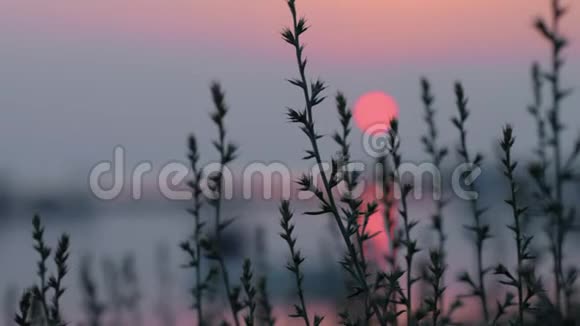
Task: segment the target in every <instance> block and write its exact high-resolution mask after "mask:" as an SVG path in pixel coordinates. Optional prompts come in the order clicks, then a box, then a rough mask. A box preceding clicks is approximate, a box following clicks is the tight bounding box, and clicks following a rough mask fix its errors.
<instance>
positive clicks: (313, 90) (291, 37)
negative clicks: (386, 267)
mask: <svg viewBox="0 0 580 326" xmlns="http://www.w3.org/2000/svg"><path fill="white" fill-rule="evenodd" d="M287 4H288V7H289V9H290V12H291V14H292V22H293V24H292V28H291V29H288V28H287V29H284V31H283V32H282V36H283V39H284V40H285V41H286V42H287V43H289V44H290V45H292V46H293V47H294V49H295V53H296V60H297V63H298V70H299V74H300V77H299V78H298V79H292V80H290V83H292V84H293V85H295V86H297V87H299V88H300V89H301V90H302V92H303V95H304V101H305V110H304V111H300V112H298V111H296V110H293V109H289V113H288V116H289V118H290V121H292V122H294V123H300V124H301V125H302V127H301V129H302V131H303V132H304V133H305V134H306V136H307V137H308V139H309V141H310V144H311V150H309V151H307V154H308V156H307V157H305V159H314V160H315V161H316V164H317V166H318V168H319V171H320V177H321V179H322V183H323V189H324V192H322V191H320V190H319V189H309V190H310V191H313V192H314V193H315V195H316V196H317V197H318V199H319V200H320V201H321V203H322V208H323V209H322V211H320V212H315V214H326V213H330V214H332V216H333V217H334V219H335V221H336V223H337V225H338V228H339V230H340V233H341V235H342V238H343V240H344V241H345V244H346V247H347V251H348V255H347V257H346V258H345V262H344V263H343V266H344V267H345V268H347V271H349V273H351V274H352V276H353V278H354V279H355V281H356V282H357V283H358V287H359V288H360V289H358V290H356V291H358V292H360V293H362V294H363V295H364V296H365V299H364V300H365V301H366V302H370V304H371V306H372V310H373V313H374V314H375V316H376V317H377V319H378V320H379V322H380V324H381V325H386V322H385V320H384V319H383V316H382V315H381V311H380V309H379V308H378V305H377V304H376V302H374V300H373V299H372V293H371V289H370V287H369V285H368V283H367V280H366V279H367V274H366V273H365V271H364V270H363V267H362V266H361V264H362V263H361V261H360V259H359V254H358V253H357V250H356V247H355V245H354V244H353V242H352V241H351V235H353V234H354V233H350V232H352V230H348V229H347V227H345V225H344V223H343V219H342V217H341V216H340V213H339V209H338V207H337V205H336V202H335V199H334V195H333V193H332V188H333V187H334V186H336V185H337V184H338V183H337V182H336V180H330V179H329V177H328V176H327V174H326V172H325V170H324V166H323V164H322V158H321V155H320V151H319V148H318V139H320V138H321V137H322V136H320V135H318V134H317V133H316V131H315V128H314V119H313V113H312V110H313V108H314V107H315V106H317V105H318V104H320V103H321V102H322V101H323V100H324V97H320V96H321V93H322V92H323V91H324V90H325V89H326V86H325V85H324V83H323V82H322V81H316V82H314V83H312V84H310V86H309V83H308V81H307V78H306V64H307V61H306V59H304V57H303V51H304V46H303V44H302V43H301V41H300V37H301V35H302V34H303V33H304V32H306V30H307V29H308V27H307V26H306V20H305V19H304V18H300V19H298V15H297V11H296V4H295V0H288V1H287ZM303 181H306V182H308V181H307V180H306V179H303ZM331 182H332V184H331ZM303 186H304V188H307V187H305V186H307V184H304V183H303ZM357 218H358V217H357ZM357 230H358V228H357ZM355 232H358V231H356V230H355ZM349 265H351V266H349ZM351 267H352V268H351Z"/></svg>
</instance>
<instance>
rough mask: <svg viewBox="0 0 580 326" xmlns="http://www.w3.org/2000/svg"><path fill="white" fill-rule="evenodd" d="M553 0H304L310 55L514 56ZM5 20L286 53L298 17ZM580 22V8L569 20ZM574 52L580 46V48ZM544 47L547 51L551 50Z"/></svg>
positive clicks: (106, 14) (81, 34)
mask: <svg viewBox="0 0 580 326" xmlns="http://www.w3.org/2000/svg"><path fill="white" fill-rule="evenodd" d="M547 3H548V1H546V0H510V1H505V0H485V1H483V0H482V1H475V0H470V1H465V0H437V1H435V0H405V1H402V0H356V1H355V0H302V1H298V6H299V10H300V12H302V13H303V14H305V15H306V16H307V17H308V18H309V20H310V22H311V24H312V25H313V28H312V30H311V32H310V33H309V35H308V37H307V39H306V40H307V42H308V44H310V45H313V46H311V49H310V50H309V51H310V52H309V53H310V55H315V56H319V57H329V56H332V58H333V60H338V61H340V62H349V61H350V60H360V59H369V58H371V59H377V58H390V60H391V61H392V60H407V59H413V58H419V59H421V60H425V58H433V59H441V58H444V57H463V58H474V59H482V58H495V57H501V58H505V57H507V58H510V57H517V56H518V55H520V54H523V53H528V52H530V51H532V52H533V51H535V50H537V49H542V50H543V49H544V47H543V46H544V44H542V43H541V42H540V41H539V39H538V37H537V35H536V34H535V33H534V32H533V31H532V30H531V28H530V26H531V24H532V19H533V17H534V16H535V15H536V14H537V13H545V12H547V9H548V7H547ZM0 16H1V18H0V21H2V22H1V23H0V26H1V27H2V28H3V29H4V31H8V32H10V33H11V35H13V37H30V36H34V37H40V38H48V39H50V38H66V39H77V38H81V39H87V38H89V39H90V38H96V39H100V40H102V39H105V40H118V41H124V42H135V41H139V42H150V43H151V44H160V45H161V46H162V45H167V44H169V45H171V46H182V45H184V44H186V45H190V46H191V47H196V46H197V47H201V48H208V47H210V48H211V47H214V48H216V47H217V48H219V49H225V50H233V49H235V50H241V51H248V52H249V53H252V54H255V55H263V56H269V57H271V56H275V57H278V56H279V55H282V53H284V55H285V54H286V49H285V48H284V44H282V42H280V41H279V37H278V32H279V31H280V30H281V29H282V27H284V25H286V24H287V23H288V22H289V14H288V11H287V8H286V5H285V3H284V1H283V0H251V1H233V0H171V1H167V0H139V1H133V0H101V1H72V0H54V1H40V2H39V1H34V0H6V1H2V2H1V3H0ZM566 29H567V30H568V31H570V33H574V32H576V31H579V30H580V11H579V10H575V11H573V12H572V13H571V15H570V17H568V19H567V26H566ZM573 51H574V52H578V51H576V49H573ZM542 53H543V52H542Z"/></svg>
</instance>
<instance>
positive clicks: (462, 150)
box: [452, 83, 491, 323]
mask: <svg viewBox="0 0 580 326" xmlns="http://www.w3.org/2000/svg"><path fill="white" fill-rule="evenodd" d="M455 97H456V105H457V110H458V116H457V117H454V118H453V119H452V122H453V124H454V125H455V127H456V128H457V129H458V130H459V139H460V144H459V147H458V149H457V153H458V154H459V156H460V157H461V158H462V159H463V163H464V164H466V168H467V171H466V172H468V173H469V176H471V173H472V172H473V170H474V169H476V168H478V167H479V166H480V164H481V161H482V159H483V157H482V156H481V154H476V155H475V157H474V158H472V156H471V155H470V153H469V149H468V146H467V129H466V122H467V118H468V117H469V111H468V110H467V98H466V96H465V92H464V90H463V86H462V85H461V83H456V84H455ZM469 176H468V177H469ZM464 180H465V182H466V183H467V186H468V190H469V191H470V192H471V193H472V194H474V193H476V192H475V190H476V186H475V185H474V184H473V180H471V179H464ZM478 195H479V193H477V195H476V196H478ZM469 203H470V209H471V215H472V218H473V224H472V225H467V226H465V228H466V229H467V230H468V231H469V232H471V233H473V235H474V236H475V251H476V257H477V258H476V263H477V266H476V268H477V271H476V273H477V283H476V282H474V281H473V280H472V279H471V277H470V276H469V273H467V272H465V273H463V274H462V275H461V276H460V281H462V282H463V283H467V284H468V285H469V286H470V287H471V289H472V291H473V292H472V295H473V296H476V297H478V298H479V299H480V302H481V310H482V315H483V318H484V321H485V322H486V323H488V322H489V309H488V306H487V291H486V286H485V275H486V274H487V273H488V272H489V269H488V268H487V267H485V266H484V262H483V250H484V245H485V241H486V240H488V239H489V238H490V237H491V236H490V233H489V225H488V224H486V223H485V222H484V221H483V220H482V215H483V213H484V212H485V209H482V208H480V207H479V203H478V200H477V198H473V199H471V200H470V201H469Z"/></svg>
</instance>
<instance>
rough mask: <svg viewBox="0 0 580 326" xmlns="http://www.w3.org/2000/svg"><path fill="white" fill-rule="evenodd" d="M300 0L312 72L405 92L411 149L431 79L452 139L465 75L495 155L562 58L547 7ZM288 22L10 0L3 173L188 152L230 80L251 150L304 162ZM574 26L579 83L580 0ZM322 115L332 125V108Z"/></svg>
mask: <svg viewBox="0 0 580 326" xmlns="http://www.w3.org/2000/svg"><path fill="white" fill-rule="evenodd" d="M298 6H299V10H300V12H302V13H303V14H304V15H306V16H307V17H308V19H309V21H310V24H311V25H312V28H311V30H310V31H309V32H308V35H307V37H306V42H307V50H306V51H307V54H308V56H309V58H310V62H311V67H312V68H311V72H312V76H313V77H318V76H321V77H323V78H324V79H325V80H327V81H328V82H329V84H330V86H331V87H330V92H335V91H336V89H341V90H343V91H345V93H346V94H347V96H348V97H349V99H350V100H351V101H354V100H356V98H358V97H359V96H361V95H362V94H364V93H365V92H368V91H373V90H380V91H384V92H387V93H389V94H391V95H392V96H393V97H395V98H396V99H397V101H398V102H399V106H400V107H401V123H402V128H403V135H404V136H407V137H408V139H409V140H408V143H407V144H408V145H407V146H409V147H410V149H409V153H410V154H409V155H410V156H411V157H412V158H420V155H419V153H420V150H419V147H418V144H419V143H418V137H419V135H420V134H421V133H422V130H423V129H422V120H421V114H422V113H421V112H422V111H421V110H422V108H421V105H420V102H419V99H418V96H417V94H418V80H419V78H420V77H421V76H423V75H426V76H429V77H430V78H431V79H432V80H433V82H434V87H435V91H436V92H437V96H438V100H439V102H438V105H439V106H440V109H441V116H440V118H439V122H440V123H441V124H442V126H443V129H444V130H445V131H444V137H446V140H448V141H452V140H453V137H454V133H452V132H451V130H452V129H451V128H450V125H449V124H448V118H449V116H450V115H451V114H453V113H454V108H453V106H452V103H453V99H452V93H451V90H452V88H451V87H452V83H453V81H455V80H457V79H462V80H463V81H465V83H466V87H467V89H468V92H469V94H470V97H471V98H472V102H471V103H472V106H473V107H472V110H473V111H474V117H475V118H474V120H475V121H477V123H475V122H474V123H473V124H474V127H473V128H474V129H473V130H474V133H481V134H482V135H481V136H478V137H477V139H475V140H474V141H475V142H476V144H477V145H479V146H481V148H482V150H484V151H490V150H491V145H492V144H493V143H494V141H495V139H497V137H498V135H499V130H500V129H501V126H502V124H504V123H505V122H513V123H515V124H516V128H518V127H521V129H517V130H521V134H523V135H524V136H527V135H532V134H533V126H532V123H531V120H530V119H529V118H528V117H527V116H526V114H525V107H526V105H527V104H528V102H529V99H530V96H529V81H528V69H529V65H530V62H531V61H532V60H540V61H542V62H546V60H547V55H548V54H549V52H548V48H547V46H546V44H545V43H544V42H543V41H542V40H541V39H540V38H539V37H538V36H537V35H536V33H535V31H533V30H532V28H531V25H532V22H533V18H534V17H535V16H536V15H537V14H541V13H546V12H547V10H548V1H545V0H509V1H506V0H436V1H435V0H299V1H298ZM288 23H289V13H288V10H287V7H286V5H285V3H284V1H283V0H247V1H239V0H236V1H234V0H99V1H90V0H84V1H72V0H53V1H35V0H3V1H1V2H0V49H1V50H0V89H1V91H0V94H1V95H0V105H1V108H2V109H1V110H2V113H3V114H2V118H1V119H0V151H1V152H2V153H4V155H3V157H2V158H0V163H1V165H0V172H1V171H12V172H15V173H17V174H26V175H33V176H36V175H45V174H46V175H53V176H62V175H70V174H71V173H73V172H70V169H72V170H74V171H75V172H74V173H76V174H78V176H79V177H82V176H84V175H86V170H87V166H90V165H92V164H96V163H97V162H98V161H101V160H104V159H110V157H111V155H112V154H111V153H112V150H113V147H114V146H115V145H119V144H120V145H123V146H125V147H126V148H127V149H128V150H129V152H130V158H129V159H130V160H132V161H138V160H153V161H158V162H165V161H170V160H177V159H183V152H184V148H183V145H184V143H185V141H184V139H185V136H186V135H187V133H189V132H191V131H195V132H197V133H198V134H200V137H202V138H207V139H209V138H211V137H213V134H214V133H213V129H212V128H211V127H210V126H209V124H208V121H209V120H208V119H207V115H206V112H207V111H209V110H210V108H211V106H210V103H209V99H208V91H207V85H208V83H209V81H211V80H212V79H216V78H217V79H220V80H222V81H223V82H224V86H225V87H226V88H227V90H228V95H229V97H228V101H229V102H230V103H231V106H232V114H231V124H232V126H231V133H232V135H234V137H235V138H236V139H237V140H238V141H239V142H240V145H241V146H242V148H243V153H244V155H243V157H242V160H244V161H249V160H254V159H257V160H264V161H271V160H281V161H287V162H290V163H292V164H293V163H296V161H297V158H296V156H298V155H292V154H290V153H300V151H301V150H302V149H303V148H304V146H305V143H302V142H300V140H298V141H289V140H288V139H300V137H301V135H300V134H299V133H298V132H296V130H295V128H294V127H292V126H289V125H287V124H286V123H285V119H284V108H285V107H286V106H292V105H296V106H299V105H300V104H299V103H300V102H299V100H300V97H299V96H297V94H296V90H295V89H293V88H291V87H289V86H288V85H286V83H285V82H284V79H285V78H288V77H292V76H293V75H294V74H295V69H296V68H295V62H294V58H293V56H292V52H291V49H289V48H288V47H287V46H286V45H285V44H284V43H283V42H282V41H281V40H280V37H279V31H280V30H281V29H282V28H283V27H284V26H285V25H287V24H288ZM564 29H565V30H566V31H567V33H568V34H569V35H570V36H571V39H572V41H573V46H572V47H571V48H570V49H569V50H568V52H567V57H568V58H569V62H570V63H569V66H568V67H567V70H566V75H565V80H566V82H567V83H568V84H570V85H572V86H574V85H575V86H578V85H580V77H579V76H580V60H578V59H577V58H578V57H579V54H580V46H579V45H578V43H577V42H575V41H576V39H577V37H578V35H580V9H578V10H576V8H575V6H573V7H572V13H571V14H570V15H569V16H568V17H567V20H566V23H565V26H564ZM579 103H580V101H579V98H578V96H577V95H576V96H575V97H573V98H572V99H571V100H570V101H569V104H568V109H567V111H566V112H567V114H569V117H570V119H568V121H577V120H579V118H580V115H579V114H578V113H574V112H573V109H574V108H578V107H579ZM319 114H320V120H321V128H322V129H323V131H325V132H330V131H331V130H332V129H333V128H334V126H336V121H335V117H334V109H333V107H332V104H331V102H329V103H328V104H327V105H326V106H324V108H323V109H321V111H320V113H319ZM500 117H501V119H500ZM443 124H444V125H443ZM571 124H573V123H571ZM576 125H578V124H576ZM264 135H267V136H269V137H264ZM523 138H524V139H525V138H526V137H523ZM532 141H533V140H529V141H527V143H528V144H531V143H532ZM274 142H279V143H282V144H284V145H287V146H278V145H275V144H274ZM329 146H330V145H329ZM359 147H360V146H359ZM38 155H42V156H43V157H45V161H44V164H43V170H42V171H40V170H39V168H38V166H37V163H36V162H35V161H34V160H33V158H34V157H36V156H38Z"/></svg>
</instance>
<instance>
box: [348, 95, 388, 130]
mask: <svg viewBox="0 0 580 326" xmlns="http://www.w3.org/2000/svg"><path fill="white" fill-rule="evenodd" d="M398 115H399V108H398V106H397V102H395V99H394V98H393V97H391V96H389V95H387V94H385V93H383V92H380V91H375V92H370V93H366V94H364V95H363V96H361V97H360V98H359V99H358V101H357V102H356V104H355V107H354V120H355V122H356V124H357V126H358V127H359V128H360V129H361V130H362V131H363V132H371V133H372V132H377V131H385V130H386V129H387V128H386V126H388V125H389V123H390V121H391V120H392V119H393V118H396V117H397V116H398ZM381 129H382V130H381Z"/></svg>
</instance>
